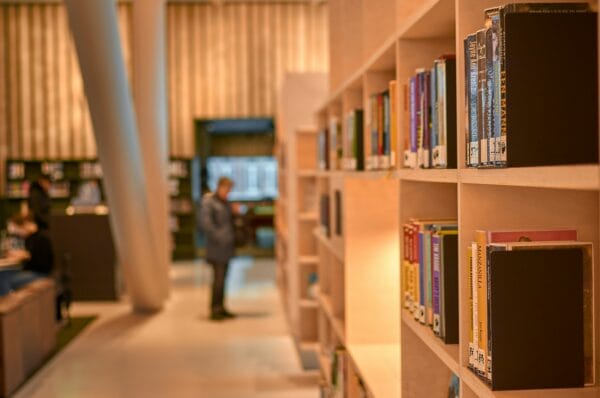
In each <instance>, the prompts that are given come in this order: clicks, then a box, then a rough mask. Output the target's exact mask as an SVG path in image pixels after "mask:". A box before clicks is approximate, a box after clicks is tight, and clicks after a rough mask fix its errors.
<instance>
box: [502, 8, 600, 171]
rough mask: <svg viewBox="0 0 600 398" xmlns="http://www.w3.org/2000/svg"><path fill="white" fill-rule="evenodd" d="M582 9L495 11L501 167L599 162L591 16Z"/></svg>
mask: <svg viewBox="0 0 600 398" xmlns="http://www.w3.org/2000/svg"><path fill="white" fill-rule="evenodd" d="M586 10H587V5H586V4H554V5H552V4H539V5H535V4H513V5H508V6H505V7H504V9H502V10H501V13H500V15H501V17H500V18H501V28H500V31H501V46H502V48H501V51H500V53H501V56H503V58H504V59H503V60H502V61H501V64H502V78H501V90H502V96H503V98H502V104H501V105H502V109H501V114H502V115H501V116H502V117H501V123H502V137H501V140H500V142H499V143H498V144H499V145H500V149H499V152H498V153H497V156H500V159H501V163H504V164H505V165H507V166H515V167H521V166H543V165H560V164H581V163H597V162H598V52H597V39H598V37H597V16H596V13H592V12H587V11H586ZM557 27H560V28H557ZM504 160H506V162H504Z"/></svg>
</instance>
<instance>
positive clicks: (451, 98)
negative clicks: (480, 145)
mask: <svg viewBox="0 0 600 398" xmlns="http://www.w3.org/2000/svg"><path fill="white" fill-rule="evenodd" d="M442 60H443V62H444V65H445V75H444V87H443V89H444V102H445V105H446V110H445V112H444V115H445V116H446V120H445V121H444V128H445V130H446V131H445V144H446V168H449V169H455V168H456V167H457V164H456V138H457V137H456V58H455V57H454V56H444V57H442Z"/></svg>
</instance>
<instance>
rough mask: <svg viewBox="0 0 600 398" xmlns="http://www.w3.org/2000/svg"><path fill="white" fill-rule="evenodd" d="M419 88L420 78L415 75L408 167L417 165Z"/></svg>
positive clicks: (412, 81)
mask: <svg viewBox="0 0 600 398" xmlns="http://www.w3.org/2000/svg"><path fill="white" fill-rule="evenodd" d="M417 90H418V78H417V76H413V77H412V78H411V79H410V90H409V94H410V101H409V103H410V151H409V155H408V167H411V168H416V167H417V152H418V146H419V143H418V133H417V129H418V128H417V124H418V115H417Z"/></svg>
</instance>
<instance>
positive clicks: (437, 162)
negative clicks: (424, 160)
mask: <svg viewBox="0 0 600 398" xmlns="http://www.w3.org/2000/svg"><path fill="white" fill-rule="evenodd" d="M431 158H432V159H433V167H446V147H445V145H437V146H436V147H435V148H433V154H432V156H431Z"/></svg>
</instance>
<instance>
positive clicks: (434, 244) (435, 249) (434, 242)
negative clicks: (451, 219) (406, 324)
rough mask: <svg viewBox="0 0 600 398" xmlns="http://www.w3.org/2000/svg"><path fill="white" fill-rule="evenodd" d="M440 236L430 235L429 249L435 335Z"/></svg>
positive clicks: (438, 328)
mask: <svg viewBox="0 0 600 398" xmlns="http://www.w3.org/2000/svg"><path fill="white" fill-rule="evenodd" d="M440 242H441V239H440V236H439V235H437V234H433V235H432V236H431V251H432V254H433V256H432V262H433V280H432V282H431V284H432V286H431V288H432V291H433V292H432V300H433V332H434V333H435V334H436V335H438V336H439V335H440V333H441V319H440V265H441V260H440V258H441V257H440Z"/></svg>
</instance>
